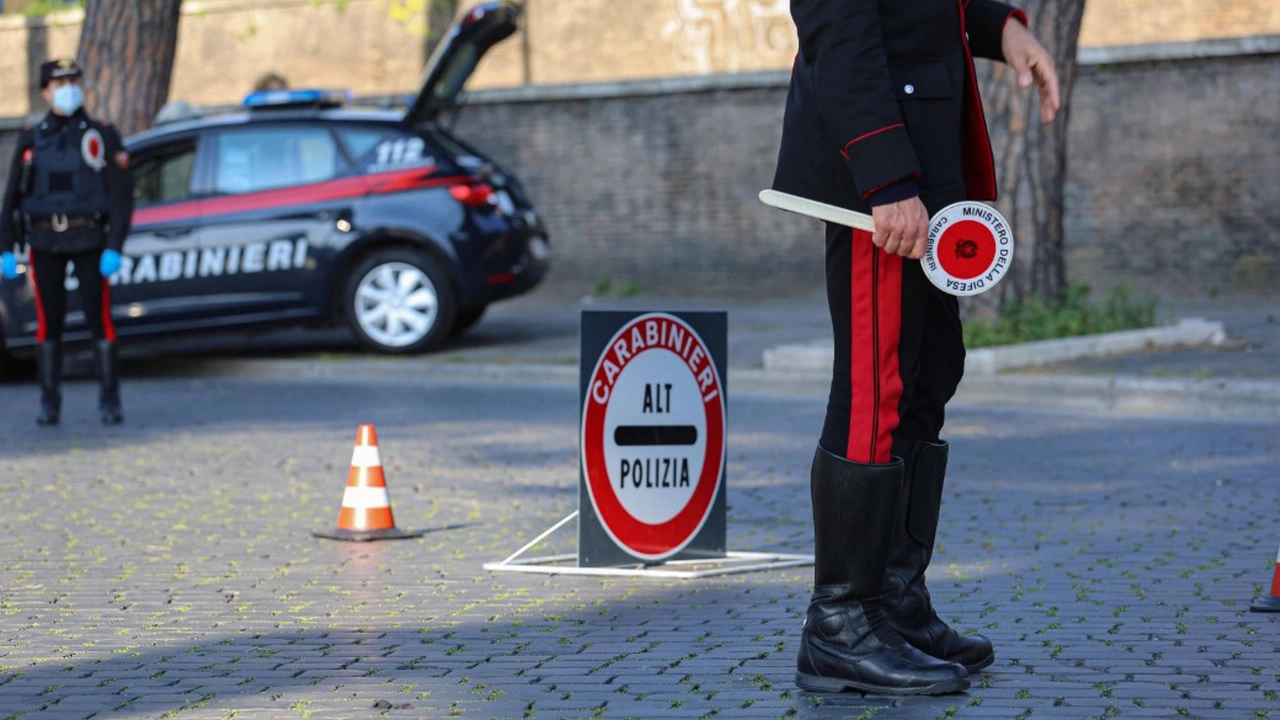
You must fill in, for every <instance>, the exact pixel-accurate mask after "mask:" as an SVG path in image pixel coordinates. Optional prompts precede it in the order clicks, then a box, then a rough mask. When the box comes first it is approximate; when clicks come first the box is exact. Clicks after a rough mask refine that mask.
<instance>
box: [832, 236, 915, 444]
mask: <svg viewBox="0 0 1280 720" xmlns="http://www.w3.org/2000/svg"><path fill="white" fill-rule="evenodd" d="M851 242H852V247H851V248H850V256H851V258H852V267H851V268H850V273H849V278H850V283H849V288H850V293H849V294H850V298H849V302H850V311H851V312H850V328H849V330H850V343H849V348H850V357H849V389H850V392H851V393H852V397H851V398H850V402H849V441H848V444H847V446H846V448H845V457H847V458H848V459H849V460H852V461H853V462H860V463H881V464H883V463H887V462H889V461H890V459H891V458H890V451H891V450H892V448H893V431H894V430H896V429H897V427H898V421H899V417H898V404H899V401H900V400H901V399H902V376H901V374H900V373H899V369H898V342H899V340H900V338H901V337H902V258H901V257H900V256H898V255H890V254H888V253H886V252H884V251H883V250H881V249H880V248H878V247H876V246H875V245H874V244H872V242H871V233H869V232H866V231H865V230H854V231H853V236H852V238H851Z"/></svg>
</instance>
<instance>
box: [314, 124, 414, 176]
mask: <svg viewBox="0 0 1280 720" xmlns="http://www.w3.org/2000/svg"><path fill="white" fill-rule="evenodd" d="M338 134H339V135H341V136H342V141H343V142H344V143H346V145H347V150H348V151H349V154H350V156H351V160H352V162H353V163H354V164H355V166H356V167H357V168H360V169H361V170H362V171H364V172H367V173H376V172H386V171H390V170H401V169H405V168H411V167H420V166H424V165H434V164H435V162H436V160H435V158H434V157H433V156H432V155H431V153H430V152H429V149H430V148H428V146H427V143H426V141H425V140H423V139H422V138H420V137H418V136H417V135H411V134H408V133H402V132H394V131H387V130H380V129H373V128H344V129H341V130H339V131H338Z"/></svg>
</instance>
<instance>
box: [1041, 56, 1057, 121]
mask: <svg viewBox="0 0 1280 720" xmlns="http://www.w3.org/2000/svg"><path fill="white" fill-rule="evenodd" d="M1036 82H1037V83H1038V84H1039V85H1040V121H1041V122H1043V123H1045V124H1046V125H1047V124H1049V123H1051V122H1053V117H1054V115H1056V114H1057V112H1058V108H1060V107H1061V106H1062V98H1061V95H1060V94H1059V89H1058V73H1057V71H1055V70H1054V67H1053V61H1052V60H1049V59H1048V58H1046V61H1045V62H1042V63H1039V64H1037V65H1036Z"/></svg>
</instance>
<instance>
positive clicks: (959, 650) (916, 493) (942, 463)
mask: <svg viewBox="0 0 1280 720" xmlns="http://www.w3.org/2000/svg"><path fill="white" fill-rule="evenodd" d="M947 450H948V445H947V443H945V442H939V443H927V442H914V441H904V442H902V443H901V447H894V455H895V456H897V455H899V453H901V455H900V457H902V458H903V478H902V489H901V493H902V494H901V497H900V499H899V501H898V503H899V504H898V514H897V527H896V535H895V538H894V541H893V545H892V546H891V547H890V548H889V559H888V562H887V564H886V569H885V579H884V599H883V601H884V612H885V616H886V617H888V618H889V622H890V624H892V625H893V627H894V629H895V630H897V631H898V632H899V633H900V634H901V635H902V636H903V637H904V638H906V639H907V642H909V643H911V644H912V645H913V646H915V647H916V648H919V649H920V650H923V651H924V652H926V653H928V654H929V655H932V656H933V657H936V658H940V659H942V660H947V661H949V662H954V663H959V664H961V665H964V667H965V669H966V670H968V671H969V672H977V671H978V670H981V669H982V668H984V667H986V666H988V665H990V664H991V663H992V662H993V661H994V660H995V659H996V656H995V651H994V650H993V649H992V647H991V641H990V640H988V639H987V638H985V637H983V636H981V635H961V634H960V633H957V632H956V631H955V630H953V629H951V628H950V627H949V626H948V625H947V624H946V623H945V622H943V621H942V620H941V619H939V618H938V614H937V613H936V612H934V610H933V603H932V601H931V600H930V597H929V589H928V588H927V587H925V583H924V574H925V570H927V569H928V567H929V561H930V560H932V559H933V542H934V537H935V536H936V534H937V531H938V515H939V511H940V509H941V506H942V480H943V477H944V476H945V475H946V474H947Z"/></svg>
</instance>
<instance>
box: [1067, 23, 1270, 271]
mask: <svg viewBox="0 0 1280 720" xmlns="http://www.w3.org/2000/svg"><path fill="white" fill-rule="evenodd" d="M1273 39H1274V38H1273ZM1272 45H1273V47H1272V52H1271V53H1270V54H1254V55H1237V56H1226V57H1216V58H1202V59H1188V60H1172V61H1162V62H1125V63H1116V64H1091V65H1084V66H1082V68H1081V71H1080V74H1079V76H1078V78H1077V80H1076V86H1075V94H1074V97H1073V98H1072V101H1073V102H1072V107H1071V120H1070V124H1069V126H1068V127H1069V140H1068V143H1069V146H1068V147H1069V160H1068V162H1069V165H1068V178H1067V203H1066V220H1065V224H1066V249H1067V268H1068V272H1069V273H1070V276H1071V277H1072V278H1073V279H1075V280H1079V281H1088V282H1090V283H1091V284H1093V285H1095V286H1097V287H1106V286H1109V285H1112V284H1114V283H1117V282H1130V283H1132V284H1134V285H1135V286H1138V287H1145V288H1148V289H1150V290H1152V291H1154V292H1157V293H1160V294H1178V293H1182V294H1185V293H1188V292H1190V293H1197V294H1204V293H1215V292H1230V291H1233V290H1235V291H1241V292H1246V293H1265V292H1269V293H1280V283H1278V282H1277V281H1276V271H1277V270H1280V182H1277V180H1276V168H1277V167H1280V124H1277V118H1280V94H1278V93H1277V92H1276V88H1280V54H1277V53H1278V52H1280V43H1272ZM1201 47H1205V46H1204V45H1201ZM1210 47H1212V46H1210Z"/></svg>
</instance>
